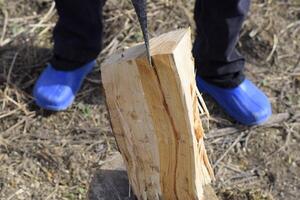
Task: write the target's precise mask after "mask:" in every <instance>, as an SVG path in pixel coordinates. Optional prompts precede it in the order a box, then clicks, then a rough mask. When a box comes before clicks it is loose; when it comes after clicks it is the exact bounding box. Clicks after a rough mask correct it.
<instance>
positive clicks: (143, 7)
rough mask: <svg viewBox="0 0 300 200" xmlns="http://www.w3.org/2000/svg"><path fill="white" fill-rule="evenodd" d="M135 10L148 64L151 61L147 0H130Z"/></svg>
mask: <svg viewBox="0 0 300 200" xmlns="http://www.w3.org/2000/svg"><path fill="white" fill-rule="evenodd" d="M131 2H132V4H133V7H134V9H135V12H136V14H137V17H138V20H139V23H140V26H141V29H142V32H143V36H144V42H145V46H146V51H147V58H148V62H149V64H150V65H152V62H151V55H150V43H149V32H148V19H147V0H131Z"/></svg>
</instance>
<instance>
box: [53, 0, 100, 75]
mask: <svg viewBox="0 0 300 200" xmlns="http://www.w3.org/2000/svg"><path fill="white" fill-rule="evenodd" d="M55 2H56V8H57V11H58V15H59V20H58V22H57V25H56V27H55V29H54V56H53V58H52V59H51V61H50V63H51V64H52V65H53V67H55V68H56V69H59V70H73V69H76V68H78V67H80V66H82V65H84V64H86V63H88V62H90V61H92V60H94V59H95V58H96V57H97V56H98V54H99V52H100V50H101V43H102V28H103V27H102V7H103V5H104V2H105V0H85V1H83V0H55Z"/></svg>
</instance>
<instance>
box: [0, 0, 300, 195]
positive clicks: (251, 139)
mask: <svg viewBox="0 0 300 200" xmlns="http://www.w3.org/2000/svg"><path fill="white" fill-rule="evenodd" d="M193 4H194V1H190V0H178V1H177V0H173V1H170V0H153V1H151V3H149V23H150V32H151V36H155V35H158V34H161V33H164V32H167V31H171V30H174V29H178V28H182V27H188V26H191V27H192V29H193V30H194V29H195V26H194V22H193V15H192V10H193ZM53 5H54V4H53V2H52V1H51V0H35V1H32V0H0V199H3V200H21V199H26V200H28V199H33V200H39V199H41V200H51V199H70V200H71V199H74V200H75V199H76V200H77V199H86V196H87V191H88V188H89V183H90V181H91V178H92V176H93V174H94V173H95V171H96V170H97V169H99V167H100V166H101V165H102V164H103V162H104V160H105V159H107V158H109V157H110V155H112V154H113V153H114V152H115V151H116V149H117V148H116V144H115V141H114V138H113V134H112V131H111V128H110V124H109V121H108V114H107V110H106V107H105V102H104V97H103V90H102V89H101V80H100V67H101V62H102V61H103V59H104V58H105V56H106V55H107V54H109V53H111V52H113V51H115V50H116V49H118V48H123V47H126V46H130V45H131V44H133V43H136V42H137V41H142V35H141V32H140V30H139V26H138V25H137V23H136V22H137V21H136V18H135V14H134V12H133V9H132V6H131V5H130V4H129V1H125V0H109V1H108V2H107V4H106V6H105V15H104V16H105V19H104V22H105V39H104V45H105V48H104V50H103V51H102V53H101V55H100V56H99V59H98V65H97V67H96V68H95V70H94V71H93V73H92V74H91V75H89V76H88V79H87V81H86V82H85V84H84V86H83V89H82V90H81V92H80V93H79V95H78V97H77V99H76V102H75V103H74V105H73V106H72V107H71V108H70V109H68V110H67V111H65V112H59V113H50V112H46V111H43V110H41V109H39V108H38V107H36V106H35V105H34V103H33V99H32V96H31V91H32V87H33V84H34V82H35V80H36V78H37V77H38V75H39V73H40V72H41V70H42V69H43V68H44V66H45V64H46V62H47V60H48V59H49V58H50V57H51V46H52V43H51V32H52V29H53V27H54V25H55V21H56V19H57V16H56V14H55V9H54V7H53ZM238 47H239V49H240V51H241V52H242V53H243V54H244V55H245V56H246V58H247V60H248V65H247V70H246V73H247V75H248V76H249V77H250V79H251V80H253V81H254V82H255V83H256V84H257V85H258V86H259V87H260V88H262V89H263V90H264V91H265V92H266V93H267V95H268V96H269V97H270V100H271V102H272V106H273V112H274V116H273V118H272V119H271V120H270V121H269V122H268V123H267V124H266V125H264V126H259V127H244V126H240V125H238V124H236V123H234V122H232V120H231V119H230V118H229V117H228V116H226V115H225V114H224V113H223V112H222V111H221V110H220V109H219V108H218V107H217V105H216V104H215V102H214V101H213V100H212V99H211V98H209V97H207V96H204V98H205V100H206V102H207V105H208V108H209V110H210V112H211V115H212V118H211V120H210V128H209V129H207V131H206V133H207V139H206V146H207V149H208V153H209V155H210V160H211V162H212V164H213V165H214V166H215V168H214V170H215V173H216V181H215V183H214V187H215V189H216V191H217V193H218V196H219V197H220V199H221V200H272V199H280V200H298V199H300V193H299V191H300V145H299V141H300V1H299V0H276V1H275V0H253V4H252V8H251V13H250V16H249V18H248V20H247V21H246V23H245V25H244V27H243V30H242V33H241V40H240V43H239V45H238Z"/></svg>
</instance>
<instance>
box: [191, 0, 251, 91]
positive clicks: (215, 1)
mask: <svg viewBox="0 0 300 200" xmlns="http://www.w3.org/2000/svg"><path fill="white" fill-rule="evenodd" d="M249 7H250V0H226V1H222V0H197V1H196V6H195V21H196V25H197V37H196V41H195V44H194V48H193V54H194V57H195V64H196V68H197V74H198V75H200V76H201V77H202V78H203V79H204V80H206V81H207V82H210V83H212V84H214V85H217V86H220V87H225V88H230V87H236V86H238V85H239V84H240V83H241V82H242V81H243V80H244V79H245V77H244V74H243V70H244V65H245V59H244V58H243V57H242V56H241V55H240V54H239V53H238V52H237V50H236V44H237V41H238V37H239V32H240V30H241V27H242V24H243V22H244V20H245V17H246V15H247V13H248V10H249Z"/></svg>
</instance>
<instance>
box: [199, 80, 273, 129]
mask: <svg viewBox="0 0 300 200" xmlns="http://www.w3.org/2000/svg"><path fill="white" fill-rule="evenodd" d="M197 85H198V88H199V90H200V91H201V92H203V93H207V94H209V95H210V96H212V97H213V98H214V99H215V100H216V101H217V103H218V104H219V105H220V106H221V107H222V108H223V109H224V110H225V111H226V112H227V114H229V115H230V116H231V117H232V118H234V119H235V120H236V121H238V122H240V123H242V124H244V125H259V124H262V123H263V122H265V121H267V119H268V118H269V117H270V116H271V115H272V108H271V104H270V101H269V99H268V98H267V97H266V95H265V94H264V93H263V92H262V91H261V90H260V89H258V88H257V87H256V86H255V85H254V84H253V83H252V82H251V81H249V80H247V79H246V80H244V81H243V82H242V83H241V84H240V85H239V86H237V87H235V88H230V89H224V88H220V87H217V86H214V85H212V84H209V83H207V82H206V81H204V80H203V79H202V78H200V77H199V76H197Z"/></svg>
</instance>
